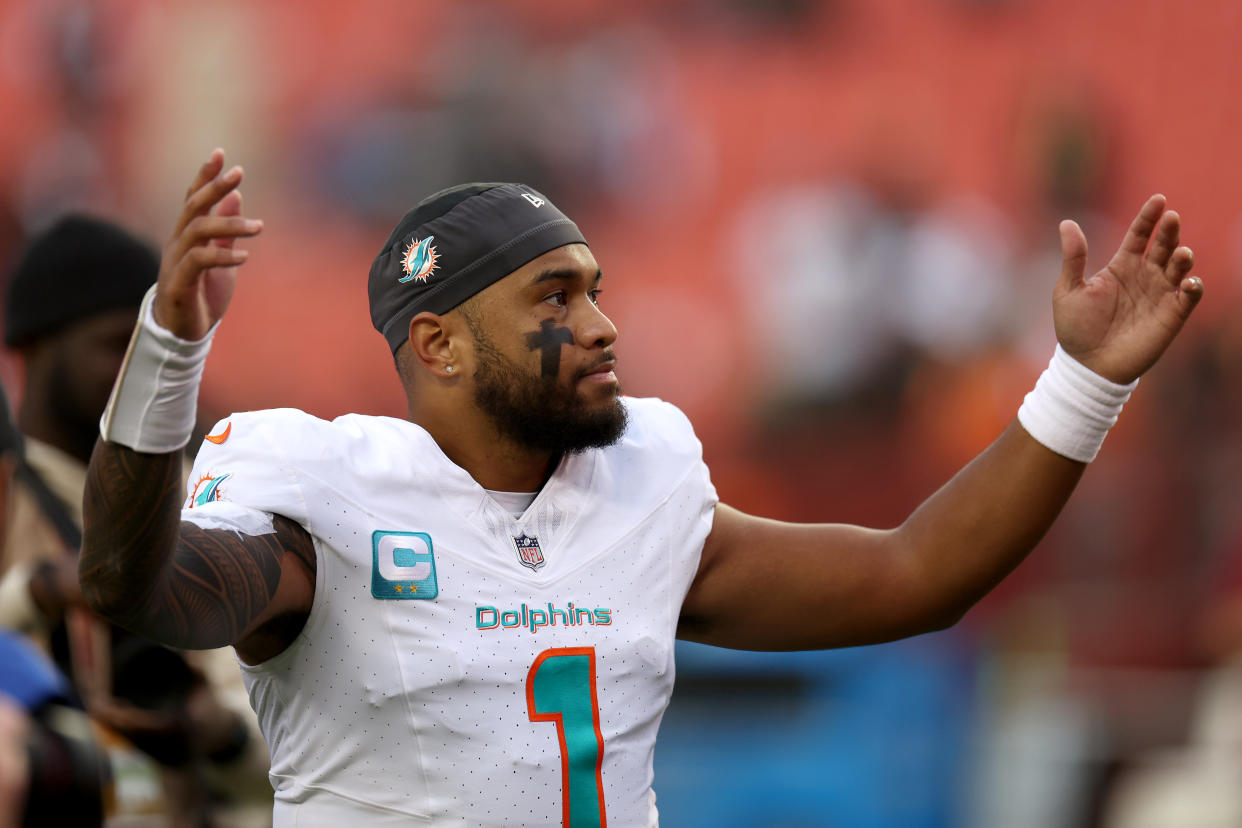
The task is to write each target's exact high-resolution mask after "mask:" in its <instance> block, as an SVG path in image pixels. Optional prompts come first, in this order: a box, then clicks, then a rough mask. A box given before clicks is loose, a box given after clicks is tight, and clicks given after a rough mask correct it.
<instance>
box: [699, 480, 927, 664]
mask: <svg viewBox="0 0 1242 828" xmlns="http://www.w3.org/2000/svg"><path fill="white" fill-rule="evenodd" d="M901 543H902V540H901V538H900V535H899V534H898V533H897V532H894V531H885V530H877V529H866V528H863V527H859V526H847V525H843V524H797V523H784V522H781V521H776V520H768V519H766V518H759V517H755V516H753V515H747V514H744V513H742V512H739V511H738V510H736V509H733V508H732V507H729V506H727V505H725V504H720V505H718V506H717V507H716V514H715V518H714V521H713V525H712V531H711V533H710V534H709V535H708V537H707V540H706V542H705V543H704V547H703V557H702V561H701V562H700V565H699V570H698V573H697V574H696V575H695V579H694V582H693V583H692V584H691V587H690V591H689V593H688V594H687V596H686V600H685V602H684V604H683V607H682V613H681V619H680V625H679V628H678V635H679V636H680V637H682V638H686V639H689V640H693V641H700V642H703V643H707V644H715V645H717V646H722V647H732V648H736V649H753V650H794V649H821V648H827V647H843V646H854V645H858V644H866V643H875V642H877V641H886V640H891V639H893V638H899V637H902V636H903V635H908V634H909V633H910V630H909V629H908V627H907V622H908V620H909V618H910V611H912V610H914V609H915V607H914V606H913V603H914V602H915V598H914V596H916V595H917V591H918V590H917V583H916V581H917V570H916V569H915V568H913V567H912V566H911V565H910V558H909V556H908V555H906V554H905V553H904V550H903V549H902V548H901Z"/></svg>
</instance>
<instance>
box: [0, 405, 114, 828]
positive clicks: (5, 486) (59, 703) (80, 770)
mask: <svg viewBox="0 0 1242 828" xmlns="http://www.w3.org/2000/svg"><path fill="white" fill-rule="evenodd" d="M21 449H22V446H21V437H20V435H19V434H18V432H17V428H16V427H15V426H14V424H13V419H12V416H11V415H10V413H9V403H8V397H7V395H6V394H5V393H4V389H3V388H0V538H4V537H5V534H4V532H3V529H4V527H5V526H6V525H7V522H8V518H9V511H10V510H9V505H10V503H11V499H10V497H9V494H10V492H11V484H12V481H13V474H14V471H15V470H16V468H17V467H18V464H19V463H20V462H21V461H20V458H21ZM3 560H4V547H3V545H0V563H3ZM0 664H3V665H4V669H3V671H0V826H3V827H4V828H17V826H41V825H75V826H83V827H84V828H88V826H95V825H101V824H102V821H103V816H104V803H105V797H106V792H107V791H108V790H109V786H110V784H111V769H110V767H109V765H108V761H107V758H106V756H105V754H104V752H103V749H102V748H101V747H100V745H99V744H98V742H97V740H96V739H95V737H94V735H93V733H92V730H91V725H90V723H89V721H88V720H87V719H86V716H85V714H83V713H82V712H81V709H80V707H78V706H77V705H76V704H75V703H74V701H73V698H74V694H73V691H72V690H71V689H70V687H69V683H68V681H67V680H66V679H65V678H64V677H63V676H62V675H61V674H60V673H59V672H58V671H57V670H56V668H55V667H54V666H52V664H51V662H50V661H48V660H47V658H46V657H45V656H44V655H43V654H42V653H40V652H38V651H37V650H36V649H35V648H34V646H33V645H31V644H30V643H29V642H27V641H26V640H25V639H24V638H22V637H21V636H20V635H19V634H17V633H15V632H12V631H10V630H6V629H0Z"/></svg>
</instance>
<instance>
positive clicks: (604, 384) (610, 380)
mask: <svg viewBox="0 0 1242 828" xmlns="http://www.w3.org/2000/svg"><path fill="white" fill-rule="evenodd" d="M608 375H609V376H608V377H607V378H603V377H601V375H599V374H588V375H587V376H585V377H583V378H581V379H580V380H578V388H577V391H578V399H579V400H581V401H582V403H583V404H584V405H585V406H587V407H588V408H599V409H603V408H608V407H611V406H612V405H614V404H615V403H616V401H617V398H618V397H619V396H621V383H620V382H618V381H617V378H616V376H614V375H613V374H612V372H611V371H609V372H608Z"/></svg>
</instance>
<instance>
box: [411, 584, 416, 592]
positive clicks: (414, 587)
mask: <svg viewBox="0 0 1242 828" xmlns="http://www.w3.org/2000/svg"><path fill="white" fill-rule="evenodd" d="M410 592H418V587H416V586H414V585H413V584H410Z"/></svg>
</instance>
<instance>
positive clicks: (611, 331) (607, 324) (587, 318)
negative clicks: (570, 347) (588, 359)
mask: <svg viewBox="0 0 1242 828" xmlns="http://www.w3.org/2000/svg"><path fill="white" fill-rule="evenodd" d="M577 339H578V342H580V343H582V344H583V345H585V346H586V347H588V348H597V347H600V348H607V347H608V346H609V345H611V344H612V343H614V342H616V341H617V326H616V325H614V324H612V320H611V319H609V318H608V315H607V314H605V313H604V312H603V311H602V310H600V309H599V306H598V305H596V304H595V303H594V302H588V303H587V306H586V309H585V311H584V316H583V318H582V321H581V323H580V324H579V326H578V337H577Z"/></svg>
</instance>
